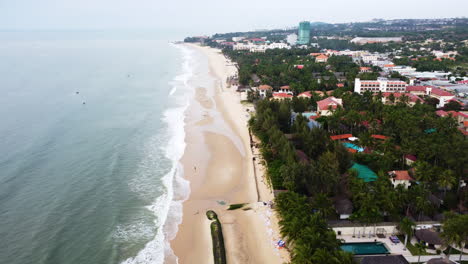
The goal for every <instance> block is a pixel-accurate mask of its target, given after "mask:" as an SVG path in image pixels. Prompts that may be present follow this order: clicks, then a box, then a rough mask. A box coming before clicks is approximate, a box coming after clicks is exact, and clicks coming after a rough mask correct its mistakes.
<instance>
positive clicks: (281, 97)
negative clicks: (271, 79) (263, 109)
mask: <svg viewBox="0 0 468 264" xmlns="http://www.w3.org/2000/svg"><path fill="white" fill-rule="evenodd" d="M292 98H293V95H292V94H289V93H273V97H272V99H275V100H284V99H292Z"/></svg>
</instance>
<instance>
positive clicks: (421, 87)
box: [406, 85, 430, 92]
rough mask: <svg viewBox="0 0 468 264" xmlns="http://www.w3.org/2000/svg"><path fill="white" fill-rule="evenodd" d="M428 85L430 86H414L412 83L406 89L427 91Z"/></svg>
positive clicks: (409, 90)
mask: <svg viewBox="0 0 468 264" xmlns="http://www.w3.org/2000/svg"><path fill="white" fill-rule="evenodd" d="M426 87H430V86H413V85H410V86H407V87H406V91H408V92H426Z"/></svg>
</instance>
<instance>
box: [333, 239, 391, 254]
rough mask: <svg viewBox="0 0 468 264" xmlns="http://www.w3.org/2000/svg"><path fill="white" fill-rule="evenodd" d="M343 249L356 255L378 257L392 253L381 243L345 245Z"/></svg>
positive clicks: (342, 246)
mask: <svg viewBox="0 0 468 264" xmlns="http://www.w3.org/2000/svg"><path fill="white" fill-rule="evenodd" d="M341 249H342V250H344V251H347V252H351V253H353V254H354V255H378V254H388V253H390V252H389V251H388V249H387V248H386V247H385V245H384V244H383V243H381V242H364V243H344V244H342V245H341Z"/></svg>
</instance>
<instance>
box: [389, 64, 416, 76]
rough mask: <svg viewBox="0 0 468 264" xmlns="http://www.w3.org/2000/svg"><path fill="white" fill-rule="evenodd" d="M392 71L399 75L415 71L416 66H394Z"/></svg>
mask: <svg viewBox="0 0 468 264" xmlns="http://www.w3.org/2000/svg"><path fill="white" fill-rule="evenodd" d="M392 71H395V72H398V73H399V74H401V75H410V74H413V73H415V72H416V68H413V67H410V66H395V67H393V68H392Z"/></svg>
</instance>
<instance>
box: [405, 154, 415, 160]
mask: <svg viewBox="0 0 468 264" xmlns="http://www.w3.org/2000/svg"><path fill="white" fill-rule="evenodd" d="M405 159H409V160H411V161H417V160H418V158H416V156H415V155H411V154H406V155H405Z"/></svg>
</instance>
